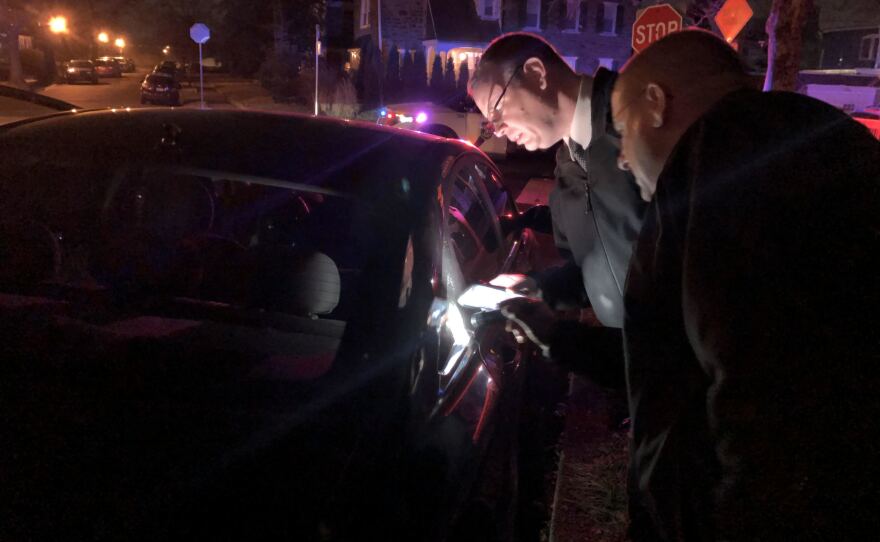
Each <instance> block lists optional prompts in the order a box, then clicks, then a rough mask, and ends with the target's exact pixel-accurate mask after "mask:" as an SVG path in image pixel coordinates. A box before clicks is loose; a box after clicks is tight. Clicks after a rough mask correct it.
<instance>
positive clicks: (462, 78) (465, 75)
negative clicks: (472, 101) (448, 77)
mask: <svg viewBox="0 0 880 542" xmlns="http://www.w3.org/2000/svg"><path fill="white" fill-rule="evenodd" d="M470 78H471V72H470V68H468V63H467V60H463V61H462V62H461V65H459V67H458V88H457V89H456V90H457V91H458V92H459V93H462V92H467V84H468V80H469V79H470Z"/></svg>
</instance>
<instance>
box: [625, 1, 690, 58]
mask: <svg viewBox="0 0 880 542" xmlns="http://www.w3.org/2000/svg"><path fill="white" fill-rule="evenodd" d="M679 30H682V20H681V14H680V13H678V12H677V11H675V8H673V7H672V6H670V5H669V4H659V5H656V6H651V7H649V8H645V9H643V10H642V11H641V12H640V13H639V14H638V15H636V21H635V22H634V23H633V28H632V48H633V50H634V51H635V52H636V54H638V53H641V52H642V51H643V50H644V49H645V48H647V47H648V46H649V45H651V44H652V43H654V42H655V41H657V40H659V39H660V38H662V37H664V36H666V35H668V34H671V33H673V32H678V31H679Z"/></svg>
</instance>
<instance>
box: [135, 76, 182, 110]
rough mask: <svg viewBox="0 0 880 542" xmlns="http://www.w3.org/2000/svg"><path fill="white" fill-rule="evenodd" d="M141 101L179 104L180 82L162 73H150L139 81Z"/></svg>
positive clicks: (143, 102)
mask: <svg viewBox="0 0 880 542" xmlns="http://www.w3.org/2000/svg"><path fill="white" fill-rule="evenodd" d="M141 103H142V104H145V103H158V104H167V105H181V104H182V102H181V101H180V83H178V82H177V80H176V79H174V77H172V76H170V75H167V74H164V73H151V74H149V75H147V76H146V77H145V78H144V82H143V83H141Z"/></svg>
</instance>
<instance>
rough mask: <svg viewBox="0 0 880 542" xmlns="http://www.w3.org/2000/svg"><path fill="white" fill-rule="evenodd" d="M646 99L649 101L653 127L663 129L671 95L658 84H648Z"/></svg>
mask: <svg viewBox="0 0 880 542" xmlns="http://www.w3.org/2000/svg"><path fill="white" fill-rule="evenodd" d="M645 97H646V99H647V101H648V112H649V116H650V119H651V126H652V127H654V128H660V127H662V126H663V124H664V123H665V121H666V114H667V111H666V107H667V105H668V102H669V95H668V94H667V93H666V91H665V90H663V87H661V86H660V85H658V84H657V83H648V85H647V86H646V87H645Z"/></svg>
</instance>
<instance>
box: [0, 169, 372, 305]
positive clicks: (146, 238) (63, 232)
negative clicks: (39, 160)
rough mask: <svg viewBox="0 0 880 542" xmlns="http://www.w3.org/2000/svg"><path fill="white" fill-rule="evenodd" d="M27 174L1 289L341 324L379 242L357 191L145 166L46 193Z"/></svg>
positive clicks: (10, 225) (9, 221)
mask: <svg viewBox="0 0 880 542" xmlns="http://www.w3.org/2000/svg"><path fill="white" fill-rule="evenodd" d="M40 171H43V172H45V173H46V174H47V175H49V174H52V175H53V176H54V175H56V174H59V173H60V170H58V169H57V168H49V167H48V166H45V165H44V166H41V167H40V168H39V169H36V168H31V169H30V170H29V173H30V176H31V177H35V176H39V175H36V174H38V173H39V172H40ZM52 172H54V173H52ZM76 177H77V175H76V174H74V175H68V178H73V179H76ZM53 178H59V177H53ZM32 181H33V182H32V184H31V187H27V188H26V187H21V189H20V190H19V189H18V188H17V189H16V191H15V192H10V193H9V195H10V196H11V197H10V199H9V200H8V203H9V204H10V205H12V202H15V201H18V202H20V203H19V204H18V207H22V208H23V207H25V203H21V202H26V205H38V206H39V209H38V210H35V211H33V212H29V213H28V215H29V216H28V217H27V219H24V218H22V217H18V218H16V216H15V210H13V209H9V208H6V209H4V211H5V217H4V220H2V221H0V237H3V241H4V242H9V243H0V245H3V244H7V246H11V245H12V244H14V245H16V246H18V247H19V248H18V249H17V250H16V252H15V256H16V258H18V259H17V260H16V261H17V262H18V263H15V262H12V263H10V264H9V265H6V266H5V267H4V268H3V270H2V272H0V286H4V285H5V286H9V285H17V286H15V287H14V288H13V291H14V290H15V288H17V287H21V288H23V290H21V291H23V292H27V291H29V289H32V288H40V287H44V286H45V285H46V284H49V283H52V284H57V285H62V286H64V287H66V288H80V287H84V286H86V285H87V287H88V289H89V290H90V291H94V290H101V291H108V292H116V294H115V295H119V296H121V297H122V298H125V299H136V298H139V297H142V296H149V297H150V298H163V299H189V300H194V301H199V302H209V303H220V304H224V305H230V306H232V307H251V308H259V309H263V310H266V311H271V312H273V313H280V314H287V315H293V316H311V317H317V318H329V319H334V320H342V321H345V320H347V318H348V317H349V315H350V314H351V311H352V310H353V308H355V307H356V304H355V300H356V299H357V298H358V295H357V294H356V290H357V288H358V281H359V278H360V274H361V271H362V269H363V265H364V261H365V258H366V257H368V256H369V255H370V254H371V253H372V251H371V250H370V249H369V248H368V247H366V246H365V244H366V243H371V242H373V240H371V239H370V238H369V237H368V236H367V235H366V234H364V233H363V232H364V231H366V230H367V228H365V227H364V225H363V224H360V225H358V224H356V221H358V220H363V218H362V217H364V216H367V214H366V213H364V212H363V211H361V210H360V209H359V203H358V200H356V199H355V198H349V197H344V196H336V195H327V194H319V193H314V192H309V191H305V190H292V189H288V188H283V187H277V186H267V185H263V184H257V183H252V182H244V181H240V180H217V179H209V178H205V177H200V176H193V175H184V174H176V173H173V172H166V171H164V170H163V171H160V172H157V171H151V170H149V169H147V170H143V171H136V172H126V173H120V174H116V175H113V176H111V177H110V178H108V179H105V180H104V181H103V182H101V181H99V177H91V178H90V181H91V184H90V186H89V190H88V194H85V193H83V192H82V191H78V190H76V189H75V185H76V183H64V186H65V187H70V189H69V190H52V191H49V190H44V188H43V187H45V186H47V185H48V184H51V183H48V181H46V182H41V180H40V179H36V178H33V179H32ZM43 181H45V179H44V180H43ZM35 191H39V192H40V193H41V194H42V195H41V196H40V197H39V199H34V193H35ZM55 194H57V198H56V197H55ZM61 198H63V200H64V201H67V204H64V201H61ZM56 199H58V201H56ZM3 207H4V208H5V207H7V206H6V205H3ZM0 252H2V251H0ZM5 289H6V288H4V290H5Z"/></svg>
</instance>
